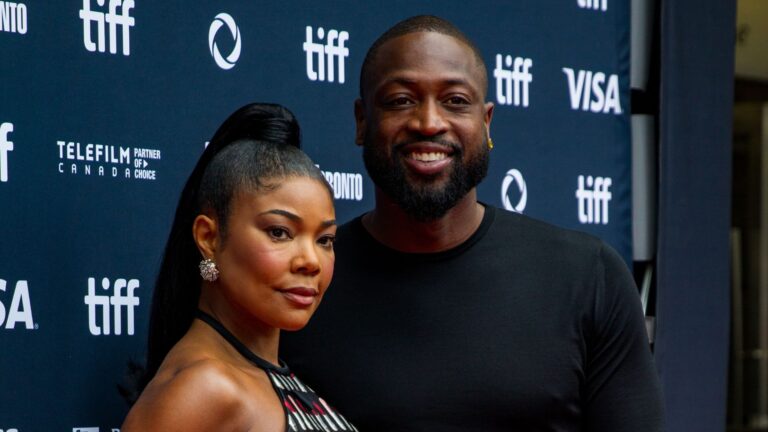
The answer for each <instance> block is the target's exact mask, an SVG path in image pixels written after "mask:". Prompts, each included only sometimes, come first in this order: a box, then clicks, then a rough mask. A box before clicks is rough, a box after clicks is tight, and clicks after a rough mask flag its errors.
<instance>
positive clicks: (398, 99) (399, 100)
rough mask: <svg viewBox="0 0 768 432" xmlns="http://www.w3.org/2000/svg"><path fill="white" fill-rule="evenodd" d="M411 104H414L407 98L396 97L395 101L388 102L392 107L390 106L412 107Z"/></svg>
mask: <svg viewBox="0 0 768 432" xmlns="http://www.w3.org/2000/svg"><path fill="white" fill-rule="evenodd" d="M411 104H412V102H411V100H410V99H408V98H407V97H405V96H400V97H396V98H394V99H390V100H389V101H388V102H387V105H390V106H404V105H411Z"/></svg>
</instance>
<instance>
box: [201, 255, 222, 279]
mask: <svg viewBox="0 0 768 432" xmlns="http://www.w3.org/2000/svg"><path fill="white" fill-rule="evenodd" d="M199 267H200V277H202V278H203V279H205V280H207V281H208V282H213V281H215V280H216V279H218V278H219V269H217V268H216V263H215V262H213V260H212V259H211V258H206V259H204V260H202V261H200V266H199Z"/></svg>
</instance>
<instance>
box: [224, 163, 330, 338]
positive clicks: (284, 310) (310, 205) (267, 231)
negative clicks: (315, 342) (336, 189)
mask: <svg viewBox="0 0 768 432" xmlns="http://www.w3.org/2000/svg"><path fill="white" fill-rule="evenodd" d="M274 183H275V184H277V185H278V187H277V188H276V189H273V190H269V191H260V192H241V193H239V194H236V196H235V197H233V203H232V206H231V209H230V216H229V221H228V223H227V234H226V239H225V240H224V242H223V243H222V242H221V241H219V246H218V247H217V250H216V252H215V258H214V259H215V261H216V265H217V266H218V268H219V271H220V275H219V280H218V281H217V282H216V283H215V284H214V289H218V290H220V291H221V293H222V294H223V295H224V296H225V297H226V299H227V300H228V303H229V304H230V305H232V306H233V307H234V308H236V309H238V310H237V311H236V312H237V313H245V314H246V315H250V316H251V317H252V318H254V319H256V320H258V321H260V322H261V323H263V324H265V325H267V326H270V327H276V328H281V329H286V330H295V329H299V328H301V327H303V326H304V325H306V324H307V322H308V321H309V318H310V317H311V316H312V313H314V311H315V309H317V306H318V305H319V304H320V300H321V299H322V297H323V293H324V292H325V289H326V288H327V287H328V284H329V283H330V281H331V277H332V275H333V262H334V253H333V242H334V239H335V234H336V223H335V212H334V208H333V202H332V200H331V197H330V194H329V193H328V189H326V187H325V186H324V185H323V184H321V183H320V182H319V181H317V180H315V179H311V178H306V177H288V178H285V179H277V180H275V181H274Z"/></svg>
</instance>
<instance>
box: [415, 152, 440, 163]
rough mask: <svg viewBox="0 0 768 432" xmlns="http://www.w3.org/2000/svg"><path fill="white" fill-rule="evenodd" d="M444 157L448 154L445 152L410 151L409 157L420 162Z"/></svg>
mask: <svg viewBox="0 0 768 432" xmlns="http://www.w3.org/2000/svg"><path fill="white" fill-rule="evenodd" d="M446 157H448V155H446V154H445V153H435V152H432V153H411V158H413V159H416V160H417V161H422V162H434V161H439V160H443V159H445V158H446Z"/></svg>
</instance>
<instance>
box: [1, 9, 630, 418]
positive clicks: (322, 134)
mask: <svg viewBox="0 0 768 432" xmlns="http://www.w3.org/2000/svg"><path fill="white" fill-rule="evenodd" d="M628 3H629V2H628V1H626V0H624V1H613V0H611V1H610V2H608V1H607V0H568V1H555V0H546V1H539V2H529V1H491V0H484V1H477V2H472V3H471V4H469V3H468V2H462V1H458V0H452V1H440V2H437V1H389V2H386V3H376V4H373V3H372V2H365V3H362V2H355V1H326V2H314V1H294V2H287V3H286V2H240V1H234V0H230V1H217V2H207V3H202V2H200V3H199V4H196V5H195V7H190V6H189V5H188V4H187V2H183V1H181V0H167V1H163V2H134V1H132V0H66V1H59V2H50V1H49V2H43V1H39V0H25V1H24V2H8V1H0V58H2V61H0V346H1V347H2V348H1V349H0V370H2V374H1V375H0V376H1V378H0V431H5V432H8V431H9V430H14V429H16V430H18V431H20V432H25V431H39V430H70V429H71V430H73V431H76V430H81V431H97V430H102V431H104V430H107V431H109V430H112V429H113V428H118V427H119V425H120V423H121V422H122V419H123V417H124V415H125V413H126V411H127V407H126V405H125V403H124V402H123V401H122V400H121V398H120V397H119V395H118V393H117V391H116V386H117V385H118V384H119V383H120V382H122V379H123V375H124V373H125V365H126V362H127V360H128V359H129V358H134V359H142V358H143V356H144V344H145V335H146V330H147V322H148V311H149V303H150V298H151V294H152V285H153V281H154V278H155V275H156V272H157V268H158V264H159V261H160V255H161V251H162V248H163V246H164V243H165V240H166V236H167V233H168V230H169V227H170V223H171V219H172V215H173V212H174V210H175V205H176V202H177V199H178V195H179V193H180V190H181V187H182V184H183V182H184V181H185V180H186V177H187V175H188V174H189V172H190V171H191V169H192V166H193V165H194V163H195V161H196V159H197V157H198V156H199V154H200V152H201V151H202V149H203V148H204V146H205V143H206V140H207V139H209V138H210V136H211V135H212V134H213V132H214V131H215V129H216V127H217V126H218V125H219V124H220V123H221V122H222V121H223V119H224V118H225V117H226V116H227V115H228V114H229V113H231V112H232V111H233V110H234V109H236V108H238V107H240V106H241V105H243V104H245V103H247V102H252V101H268V102H277V103H281V104H284V105H286V106H287V107H289V108H290V109H291V110H292V111H294V113H295V114H296V116H297V117H298V119H299V121H300V123H301V125H302V128H303V137H304V146H305V150H306V152H307V153H308V154H309V155H310V156H311V157H312V158H313V159H314V160H315V161H316V163H317V164H318V165H319V166H320V168H321V169H322V170H323V171H324V172H325V174H326V176H327V177H328V179H329V181H330V182H331V183H332V185H333V186H334V189H335V193H336V206H337V213H338V216H339V219H340V220H342V221H344V220H348V219H350V218H352V217H353V216H355V215H357V214H359V213H361V212H363V211H365V210H366V209H368V208H370V207H371V206H372V204H373V186H372V184H371V182H370V180H369V179H368V177H367V175H366V174H365V170H364V168H363V164H362V160H361V155H360V149H359V148H358V147H356V146H355V145H354V142H353V138H354V121H353V115H352V112H353V111H352V107H353V101H354V99H355V98H356V96H357V94H358V74H359V69H360V65H361V63H362V60H363V57H364V55H365V52H366V50H367V48H368V47H369V45H370V44H371V43H372V42H373V40H374V39H375V38H376V37H377V36H378V35H379V34H381V33H382V32H383V31H384V30H386V29H387V28H388V27H389V26H391V25H392V24H394V23H395V22H396V21H398V20H400V19H402V18H405V17H407V16H410V15H415V14H420V13H430V14H436V15H440V16H443V17H445V18H447V19H449V20H451V21H453V22H454V23H455V24H457V25H458V26H459V27H460V28H461V29H463V30H464V31H465V32H466V33H467V34H468V36H469V37H470V38H472V39H473V40H475V41H476V43H477V44H478V46H479V47H480V49H481V51H482V52H483V54H484V59H485V61H486V63H487V66H488V72H489V89H488V100H490V101H493V102H494V103H495V104H496V108H495V111H494V118H493V123H492V125H491V135H492V137H493V140H494V142H495V144H496V146H495V148H494V149H493V151H492V153H491V159H492V162H491V168H490V172H489V175H488V178H487V179H486V180H485V182H484V183H483V184H482V185H481V186H480V188H479V192H480V197H481V199H482V200H483V201H485V202H487V203H490V204H492V205H496V206H499V207H505V208H507V209H508V210H510V211H520V212H524V213H526V214H529V215H532V216H534V217H538V218H541V219H544V220H548V221H550V222H552V223H555V224H557V225H561V226H565V227H569V228H574V229H579V230H584V231H589V232H591V233H593V234H596V235H598V236H600V237H603V238H604V239H606V240H607V241H608V242H609V243H610V244H612V245H613V246H614V247H615V248H616V249H617V250H618V251H619V252H620V253H621V254H622V255H623V256H624V257H625V259H626V260H627V261H628V262H629V261H631V191H630V182H631V172H630V171H631V163H630V129H629V50H630V48H629V40H630V33H629V4H628ZM331 289H332V287H331Z"/></svg>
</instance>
